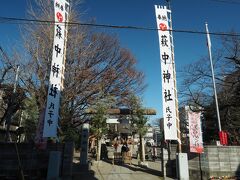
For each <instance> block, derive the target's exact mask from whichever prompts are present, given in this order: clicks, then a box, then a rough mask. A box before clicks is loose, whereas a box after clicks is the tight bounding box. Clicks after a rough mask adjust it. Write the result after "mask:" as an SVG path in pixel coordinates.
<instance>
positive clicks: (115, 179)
mask: <svg viewBox="0 0 240 180" xmlns="http://www.w3.org/2000/svg"><path fill="white" fill-rule="evenodd" d="M108 150H109V151H112V150H111V149H109V148H108ZM79 155H80V154H79V153H76V154H75V155H74V167H73V179H76V180H78V179H83V180H85V179H86V180H142V179H143V180H148V179H149V180H161V179H163V177H162V174H161V162H160V160H157V161H155V162H153V161H146V163H147V164H148V167H143V166H139V165H138V160H137V159H135V158H133V159H132V164H131V165H130V164H123V163H115V164H114V165H113V164H112V162H111V160H106V161H100V162H96V161H94V160H91V158H90V159H89V160H90V161H91V164H89V166H84V167H83V166H80V165H79ZM165 179H166V178H165ZM169 180H170V179H169Z"/></svg>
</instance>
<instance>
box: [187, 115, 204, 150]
mask: <svg viewBox="0 0 240 180" xmlns="http://www.w3.org/2000/svg"><path fill="white" fill-rule="evenodd" d="M200 117H201V112H192V111H188V120H189V141H190V152H194V153H202V152H203V141H202V128H201V121H200Z"/></svg>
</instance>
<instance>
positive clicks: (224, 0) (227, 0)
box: [210, 0, 240, 4]
mask: <svg viewBox="0 0 240 180" xmlns="http://www.w3.org/2000/svg"><path fill="white" fill-rule="evenodd" d="M210 1H215V2H220V3H226V4H240V1H237V0H210Z"/></svg>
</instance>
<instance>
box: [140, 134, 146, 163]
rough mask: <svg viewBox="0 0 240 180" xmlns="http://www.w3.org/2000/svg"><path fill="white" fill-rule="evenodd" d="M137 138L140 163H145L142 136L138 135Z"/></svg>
mask: <svg viewBox="0 0 240 180" xmlns="http://www.w3.org/2000/svg"><path fill="white" fill-rule="evenodd" d="M139 138H140V161H141V162H145V148H144V143H143V138H142V135H140V136H139Z"/></svg>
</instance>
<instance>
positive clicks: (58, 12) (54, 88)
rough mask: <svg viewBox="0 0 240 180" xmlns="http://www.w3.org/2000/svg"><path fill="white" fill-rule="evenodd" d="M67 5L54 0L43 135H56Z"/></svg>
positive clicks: (62, 1) (65, 2)
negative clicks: (50, 60)
mask: <svg viewBox="0 0 240 180" xmlns="http://www.w3.org/2000/svg"><path fill="white" fill-rule="evenodd" d="M68 7H69V3H68V2H67V1H66V0H54V16H55V26H54V41H53V53H52V63H51V71H50V79H49V88H48V94H47V106H46V112H45V118H44V128H43V137H57V126H58V118H59V104H60V92H61V90H62V89H61V88H62V84H61V80H62V77H63V74H62V73H63V69H64V67H63V64H64V63H63V60H64V53H65V51H64V43H65V38H66V37H65V35H66V32H65V29H66V27H65V22H66V21H67V17H68V13H67V12H68V9H67V8H68Z"/></svg>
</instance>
